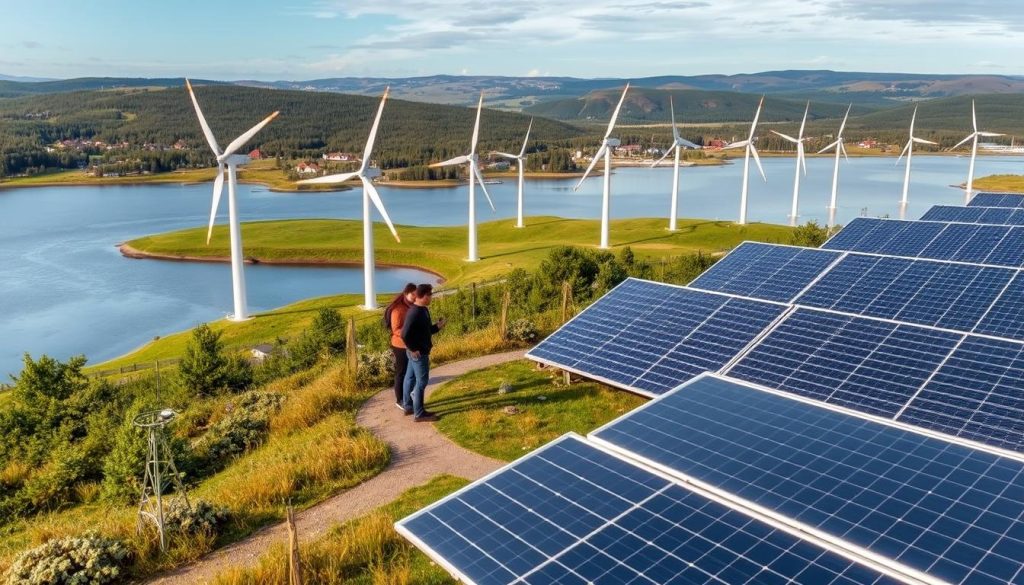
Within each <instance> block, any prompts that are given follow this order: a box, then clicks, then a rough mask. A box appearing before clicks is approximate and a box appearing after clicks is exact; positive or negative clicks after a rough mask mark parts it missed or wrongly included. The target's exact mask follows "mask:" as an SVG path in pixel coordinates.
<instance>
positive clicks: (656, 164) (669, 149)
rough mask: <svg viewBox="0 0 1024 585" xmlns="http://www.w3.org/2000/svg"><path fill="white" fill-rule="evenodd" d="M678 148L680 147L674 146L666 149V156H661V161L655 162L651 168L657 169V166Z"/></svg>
mask: <svg viewBox="0 0 1024 585" xmlns="http://www.w3.org/2000/svg"><path fill="white" fill-rule="evenodd" d="M676 148H679V147H678V146H673V147H672V148H668V149H666V150H665V154H663V155H661V158H659V159H658V160H657V162H655V163H654V164H652V165H651V168H652V169H653V168H654V167H656V166H658V165H660V164H661V161H663V160H665V159H666V158H668V155H670V154H672V150H673V149H676Z"/></svg>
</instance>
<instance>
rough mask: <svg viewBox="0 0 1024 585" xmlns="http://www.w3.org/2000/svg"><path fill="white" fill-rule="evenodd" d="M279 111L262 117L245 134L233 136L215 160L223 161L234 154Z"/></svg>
mask: <svg viewBox="0 0 1024 585" xmlns="http://www.w3.org/2000/svg"><path fill="white" fill-rule="evenodd" d="M280 113H281V112H274V113H273V114H270V115H269V116H267V117H266V118H263V121H262V122H260V123H259V124H256V125H255V126H253V127H252V128H249V129H248V130H247V131H246V132H245V134H242V135H241V136H239V137H238V138H235V139H234V140H232V141H231V144H229V145H228V147H227V148H225V149H224V152H223V153H221V155H220V156H219V157H217V160H219V161H223V160H224V159H226V158H227V157H229V156H231V155H232V154H235V151H236V150H238V149H239V148H242V147H243V146H245V143H246V142H249V140H250V139H252V137H253V136H256V133H257V132H259V131H260V130H262V129H263V127H264V126H266V125H267V124H269V123H270V121H271V120H273V119H274V118H276V117H277V115H278V114H280Z"/></svg>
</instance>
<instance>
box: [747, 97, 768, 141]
mask: <svg viewBox="0 0 1024 585" xmlns="http://www.w3.org/2000/svg"><path fill="white" fill-rule="evenodd" d="M763 106H764V96H763V95H762V96H761V101H759V102H757V111H756V112H754V123H753V124H751V125H750V136H748V137H747V140H753V139H754V131H755V130H756V129H757V121H758V120H759V119H760V118H761V108H762V107H763Z"/></svg>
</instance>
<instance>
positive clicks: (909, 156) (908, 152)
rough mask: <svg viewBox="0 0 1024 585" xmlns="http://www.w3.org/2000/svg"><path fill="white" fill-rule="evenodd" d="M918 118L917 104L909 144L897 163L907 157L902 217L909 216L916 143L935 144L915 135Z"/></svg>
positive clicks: (911, 124) (901, 208)
mask: <svg viewBox="0 0 1024 585" xmlns="http://www.w3.org/2000/svg"><path fill="white" fill-rule="evenodd" d="M916 120H917V106H914V115H912V116H911V117H910V138H908V139H907V145H906V146H904V147H903V152H901V153H900V157H899V158H898V159H896V164H900V160H902V159H903V156H904V155H906V157H907V171H906V173H904V175H903V198H902V199H900V219H906V218H907V195H908V194H909V193H910V160H911V159H912V158H913V157H914V143H915V142H916V143H918V144H935V143H934V142H932V141H931V140H925V139H924V138H918V137H917V136H914V122H915V121H916Z"/></svg>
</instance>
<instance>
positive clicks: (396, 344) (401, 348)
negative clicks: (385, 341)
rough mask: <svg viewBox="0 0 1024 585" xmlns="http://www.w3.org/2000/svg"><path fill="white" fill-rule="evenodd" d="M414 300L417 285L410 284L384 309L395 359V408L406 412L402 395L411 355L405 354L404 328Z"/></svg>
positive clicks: (386, 326) (385, 325)
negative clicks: (406, 315) (406, 316)
mask: <svg viewBox="0 0 1024 585" xmlns="http://www.w3.org/2000/svg"><path fill="white" fill-rule="evenodd" d="M414 300H416V285H415V284H413V283H411V282H410V283H409V284H407V285H405V288H404V289H402V292H400V293H398V295H397V296H395V298H394V300H392V301H391V304H389V305H388V307H387V308H386V309H384V327H385V328H386V329H387V330H388V332H389V333H391V354H392V355H393V356H394V358H395V359H394V361H395V406H397V407H398V408H401V409H402V410H405V402H404V399H403V394H402V393H403V391H404V386H405V371H406V370H407V369H408V368H409V355H408V354H407V353H406V352H405V342H404V341H402V326H403V325H405V314H406V313H408V312H409V307H411V306H412V303H413V301H414Z"/></svg>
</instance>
